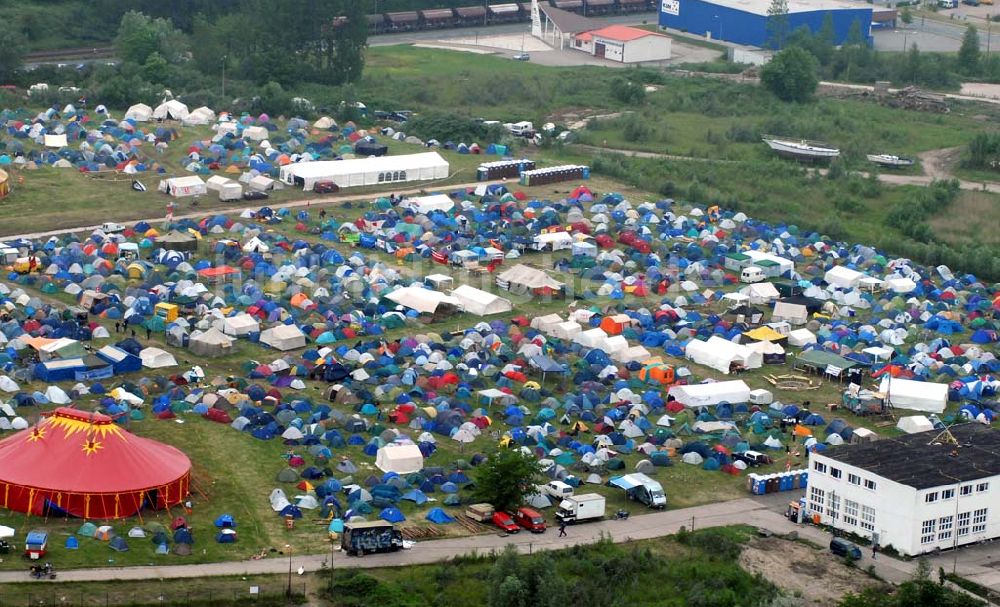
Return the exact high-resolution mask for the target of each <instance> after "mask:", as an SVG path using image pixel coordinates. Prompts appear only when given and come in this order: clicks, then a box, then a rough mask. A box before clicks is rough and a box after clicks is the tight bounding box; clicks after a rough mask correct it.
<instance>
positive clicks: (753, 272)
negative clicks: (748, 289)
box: [740, 266, 767, 284]
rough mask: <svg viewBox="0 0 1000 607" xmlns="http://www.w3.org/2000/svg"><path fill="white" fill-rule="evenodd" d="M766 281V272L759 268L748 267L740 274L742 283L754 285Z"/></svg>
mask: <svg viewBox="0 0 1000 607" xmlns="http://www.w3.org/2000/svg"><path fill="white" fill-rule="evenodd" d="M765 280H767V276H764V270H761V269H760V268H758V267H757V266H747V267H745V268H743V271H742V272H740V282H745V283H748V284H753V283H755V282H764V281H765Z"/></svg>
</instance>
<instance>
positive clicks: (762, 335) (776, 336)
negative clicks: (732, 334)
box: [743, 327, 786, 342]
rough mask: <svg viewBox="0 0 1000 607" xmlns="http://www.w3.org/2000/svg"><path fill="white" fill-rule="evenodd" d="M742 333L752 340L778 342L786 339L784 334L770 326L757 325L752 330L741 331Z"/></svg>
mask: <svg viewBox="0 0 1000 607" xmlns="http://www.w3.org/2000/svg"><path fill="white" fill-rule="evenodd" d="M743 335H744V336H746V337H747V338H749V339H752V340H754V341H771V342H779V341H782V340H784V339H786V337H785V336H784V335H782V334H781V333H778V332H777V331H775V330H774V329H772V328H771V327H758V328H756V329H754V330H752V331H747V332H745V333H743Z"/></svg>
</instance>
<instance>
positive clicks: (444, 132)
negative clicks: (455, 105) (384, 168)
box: [402, 112, 505, 145]
mask: <svg viewBox="0 0 1000 607" xmlns="http://www.w3.org/2000/svg"><path fill="white" fill-rule="evenodd" d="M402 128H403V130H404V131H406V133H407V134H408V135H414V136H416V137H420V138H421V139H424V140H427V139H438V140H440V141H442V142H444V141H454V142H455V143H460V142H465V143H473V142H478V143H481V144H483V145H486V144H489V143H495V142H498V141H500V139H501V138H503V136H504V133H505V131H504V130H503V127H501V126H499V125H486V124H483V123H482V122H480V121H478V120H472V119H469V118H459V117H457V116H452V115H450V114H439V113H436V112H425V113H422V114H419V115H417V116H414V117H413V118H410V119H409V120H407V121H406V125H405V126H404V127H402Z"/></svg>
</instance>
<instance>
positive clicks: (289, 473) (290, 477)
mask: <svg viewBox="0 0 1000 607" xmlns="http://www.w3.org/2000/svg"><path fill="white" fill-rule="evenodd" d="M297 480H299V473H298V472H296V471H295V470H294V469H293V468H285V469H284V470H282V471H281V472H279V473H278V482H279V483H294V482H295V481H297Z"/></svg>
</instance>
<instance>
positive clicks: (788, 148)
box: [764, 135, 840, 160]
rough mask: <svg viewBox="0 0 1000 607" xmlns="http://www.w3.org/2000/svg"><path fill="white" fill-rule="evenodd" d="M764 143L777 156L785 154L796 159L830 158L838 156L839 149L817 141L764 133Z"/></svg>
mask: <svg viewBox="0 0 1000 607" xmlns="http://www.w3.org/2000/svg"><path fill="white" fill-rule="evenodd" d="M764 143H766V144H767V145H768V146H769V147H770V148H771V149H772V150H774V151H775V152H777V153H778V155H779V156H787V157H789V158H795V159H797V160H831V159H833V158H837V157H838V156H840V150H839V149H837V148H835V147H833V146H831V145H830V144H827V143H821V142H819V141H808V140H806V139H789V138H783V137H772V136H769V135H765V136H764Z"/></svg>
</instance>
